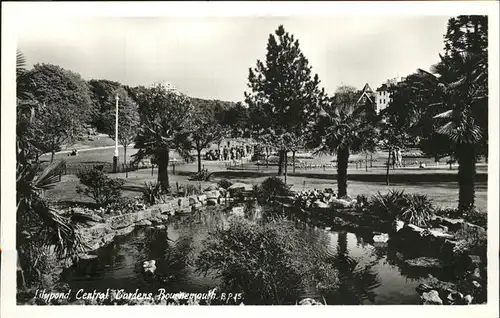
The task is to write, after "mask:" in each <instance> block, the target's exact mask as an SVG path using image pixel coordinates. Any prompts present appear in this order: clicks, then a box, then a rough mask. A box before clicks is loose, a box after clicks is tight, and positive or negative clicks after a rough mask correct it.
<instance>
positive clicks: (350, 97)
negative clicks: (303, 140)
mask: <svg viewBox="0 0 500 318" xmlns="http://www.w3.org/2000/svg"><path fill="white" fill-rule="evenodd" d="M357 98H358V95H357V92H356V90H355V89H354V88H351V87H341V88H339V89H338V90H337V93H336V94H335V95H334V96H333V97H332V98H331V99H330V103H329V104H328V105H325V107H324V108H323V109H322V111H321V112H320V114H319V120H318V121H317V123H316V124H315V127H314V129H313V130H312V131H311V140H310V145H311V146H314V147H316V151H317V152H323V153H334V154H336V156H337V188H338V196H339V197H343V196H346V195H347V167H348V164H349V156H350V154H351V153H357V152H361V151H364V150H367V151H373V150H374V149H375V146H376V144H377V138H378V132H377V130H376V129H375V127H374V125H373V124H372V122H371V117H370V112H369V111H368V109H367V108H366V107H365V105H359V104H357V103H356V101H357Z"/></svg>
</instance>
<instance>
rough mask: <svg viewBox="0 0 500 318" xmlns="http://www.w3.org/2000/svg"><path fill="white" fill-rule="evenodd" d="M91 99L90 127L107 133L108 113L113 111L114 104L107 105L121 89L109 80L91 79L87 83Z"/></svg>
mask: <svg viewBox="0 0 500 318" xmlns="http://www.w3.org/2000/svg"><path fill="white" fill-rule="evenodd" d="M88 84H89V88H90V92H91V95H90V96H91V99H92V103H93V105H94V109H95V112H94V114H93V116H92V125H93V126H94V127H96V129H97V131H99V132H104V133H109V132H108V131H107V126H108V123H107V121H108V119H107V118H106V117H107V115H108V112H109V111H111V110H113V109H114V104H111V103H109V100H110V99H113V98H114V97H115V95H116V91H117V90H118V89H119V88H120V87H122V86H121V84H120V83H118V82H115V81H109V80H103V79H100V80H97V79H92V80H90V81H88Z"/></svg>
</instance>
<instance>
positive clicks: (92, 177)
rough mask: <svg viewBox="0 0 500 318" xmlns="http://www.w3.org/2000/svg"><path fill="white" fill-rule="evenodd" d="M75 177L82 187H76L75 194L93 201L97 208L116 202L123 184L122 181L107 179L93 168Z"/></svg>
mask: <svg viewBox="0 0 500 318" xmlns="http://www.w3.org/2000/svg"><path fill="white" fill-rule="evenodd" d="M77 177H78V179H80V183H81V184H83V185H84V187H80V186H77V189H76V192H77V193H79V194H83V195H85V196H87V197H89V198H91V199H93V200H94V201H95V203H96V204H97V206H99V207H102V206H106V205H108V204H110V203H112V202H114V201H117V200H118V199H119V198H120V197H121V194H122V189H121V187H122V185H123V184H124V183H125V181H123V180H119V179H112V178H109V177H108V176H107V175H106V174H105V173H104V172H102V171H100V170H98V169H94V168H93V169H87V170H82V171H80V172H78V173H77Z"/></svg>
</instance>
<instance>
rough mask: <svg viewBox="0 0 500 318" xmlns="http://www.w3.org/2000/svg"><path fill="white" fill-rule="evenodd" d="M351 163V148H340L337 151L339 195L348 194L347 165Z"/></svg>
mask: <svg viewBox="0 0 500 318" xmlns="http://www.w3.org/2000/svg"><path fill="white" fill-rule="evenodd" d="M348 164H349V149H347V148H343V149H339V150H338V152H337V189H338V192H339V193H338V197H344V196H346V195H347V165H348Z"/></svg>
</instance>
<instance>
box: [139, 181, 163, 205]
mask: <svg viewBox="0 0 500 318" xmlns="http://www.w3.org/2000/svg"><path fill="white" fill-rule="evenodd" d="M162 194H163V191H162V189H161V186H160V183H159V182H145V183H144V187H143V189H142V198H143V200H144V202H146V203H147V204H149V205H155V204H157V203H158V202H159V201H160V199H161V196H162Z"/></svg>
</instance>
